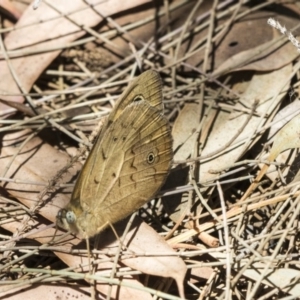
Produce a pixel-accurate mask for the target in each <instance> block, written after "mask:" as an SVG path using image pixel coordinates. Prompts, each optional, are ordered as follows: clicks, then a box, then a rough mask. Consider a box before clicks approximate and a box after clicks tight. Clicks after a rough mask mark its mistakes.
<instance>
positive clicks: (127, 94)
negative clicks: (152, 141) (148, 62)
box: [107, 70, 163, 124]
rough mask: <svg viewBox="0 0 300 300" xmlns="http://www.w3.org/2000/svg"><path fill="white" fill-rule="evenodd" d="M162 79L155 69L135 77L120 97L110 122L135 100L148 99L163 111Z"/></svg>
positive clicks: (110, 116)
mask: <svg viewBox="0 0 300 300" xmlns="http://www.w3.org/2000/svg"><path fill="white" fill-rule="evenodd" d="M162 98H163V95H162V81H161V78H160V75H159V74H158V73H157V72H156V71H154V70H148V71H145V72H144V73H142V74H141V75H140V76H139V77H137V78H135V79H134V80H133V81H132V82H131V83H130V85H129V86H128V87H127V88H126V90H125V91H124V92H123V94H122V95H121V96H120V98H119V99H118V101H117V103H116V105H115V107H114V109H113V111H112V112H111V114H110V115H109V116H108V121H107V123H108V124H111V123H112V122H114V121H115V120H116V119H118V117H119V116H120V114H121V113H122V112H123V110H124V109H125V108H126V107H127V106H128V105H130V104H131V103H132V102H134V101H141V100H144V101H147V102H148V103H149V104H150V105H151V106H153V107H155V108H156V109H157V110H158V111H160V112H161V113H163V103H162Z"/></svg>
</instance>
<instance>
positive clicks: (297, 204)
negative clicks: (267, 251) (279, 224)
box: [247, 197, 300, 300]
mask: <svg viewBox="0 0 300 300" xmlns="http://www.w3.org/2000/svg"><path fill="white" fill-rule="evenodd" d="M299 199H300V197H297V199H296V200H295V201H294V202H293V204H292V205H291V211H290V213H291V212H292V211H293V209H294V213H293V215H292V217H291V218H290V220H289V222H288V224H287V229H286V230H285V232H284V233H283V234H282V236H281V238H280V240H279V241H278V243H277V246H276V248H275V249H274V252H273V254H272V256H271V260H270V262H269V263H267V264H266V266H265V268H264V271H263V272H262V274H261V276H260V278H259V279H258V280H257V281H256V283H255V285H254V287H253V289H252V291H251V293H250V294H249V295H248V297H247V299H249V300H250V299H254V297H255V294H256V292H257V290H258V288H259V285H260V283H261V281H262V280H263V279H264V278H265V277H266V274H267V272H268V271H269V268H270V267H271V264H272V260H273V259H275V258H276V255H277V254H278V252H279V250H280V248H281V247H282V244H283V242H284V240H285V239H286V236H287V233H288V228H291V226H292V224H293V222H294V221H295V219H296V218H298V214H299V211H300V202H299Z"/></svg>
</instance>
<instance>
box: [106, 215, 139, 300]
mask: <svg viewBox="0 0 300 300" xmlns="http://www.w3.org/2000/svg"><path fill="white" fill-rule="evenodd" d="M135 216H136V213H134V214H132V215H131V217H130V220H129V222H128V223H127V226H126V228H125V230H124V233H123V235H122V238H121V240H120V243H119V244H118V250H117V253H116V255H115V258H114V263H113V267H112V269H111V272H110V278H111V279H113V278H114V277H115V274H116V270H117V265H118V260H119V258H120V254H121V249H122V245H123V244H124V241H125V238H126V235H127V233H128V231H129V229H130V227H131V225H132V222H133V220H134V218H135ZM112 226H113V225H112ZM115 234H116V233H115ZM111 293H112V285H110V286H109V288H108V293H107V300H110V298H111Z"/></svg>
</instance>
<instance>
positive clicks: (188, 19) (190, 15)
mask: <svg viewBox="0 0 300 300" xmlns="http://www.w3.org/2000/svg"><path fill="white" fill-rule="evenodd" d="M201 3H202V0H198V1H197V3H196V4H195V5H194V7H193V9H192V10H191V12H190V14H189V15H188V17H187V19H186V21H185V22H184V25H183V28H182V31H181V33H180V35H179V37H178V39H177V40H178V42H177V45H176V48H175V51H174V57H173V61H174V62H175V64H174V67H173V68H172V79H173V80H174V79H175V76H176V68H175V65H176V62H177V59H178V55H179V50H180V47H181V44H182V42H183V38H184V36H185V34H186V31H187V29H188V26H189V24H190V23H191V20H192V18H193V17H194V15H195V13H196V11H197V9H198V7H199V6H200V5H201ZM174 83H175V80H174ZM173 88H176V85H173Z"/></svg>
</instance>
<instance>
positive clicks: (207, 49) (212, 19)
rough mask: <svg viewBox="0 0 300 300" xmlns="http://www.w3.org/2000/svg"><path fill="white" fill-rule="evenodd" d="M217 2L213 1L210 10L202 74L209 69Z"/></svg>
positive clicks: (217, 0)
mask: <svg viewBox="0 0 300 300" xmlns="http://www.w3.org/2000/svg"><path fill="white" fill-rule="evenodd" d="M218 2H219V0H214V2H213V5H212V7H211V10H210V21H209V25H208V32H207V35H206V39H207V40H206V45H205V50H204V59H203V67H202V68H203V72H204V73H207V71H208V69H209V67H208V58H209V55H210V52H211V50H212V45H213V42H212V37H213V34H214V30H215V21H216V20H215V17H216V9H217V5H218Z"/></svg>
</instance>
